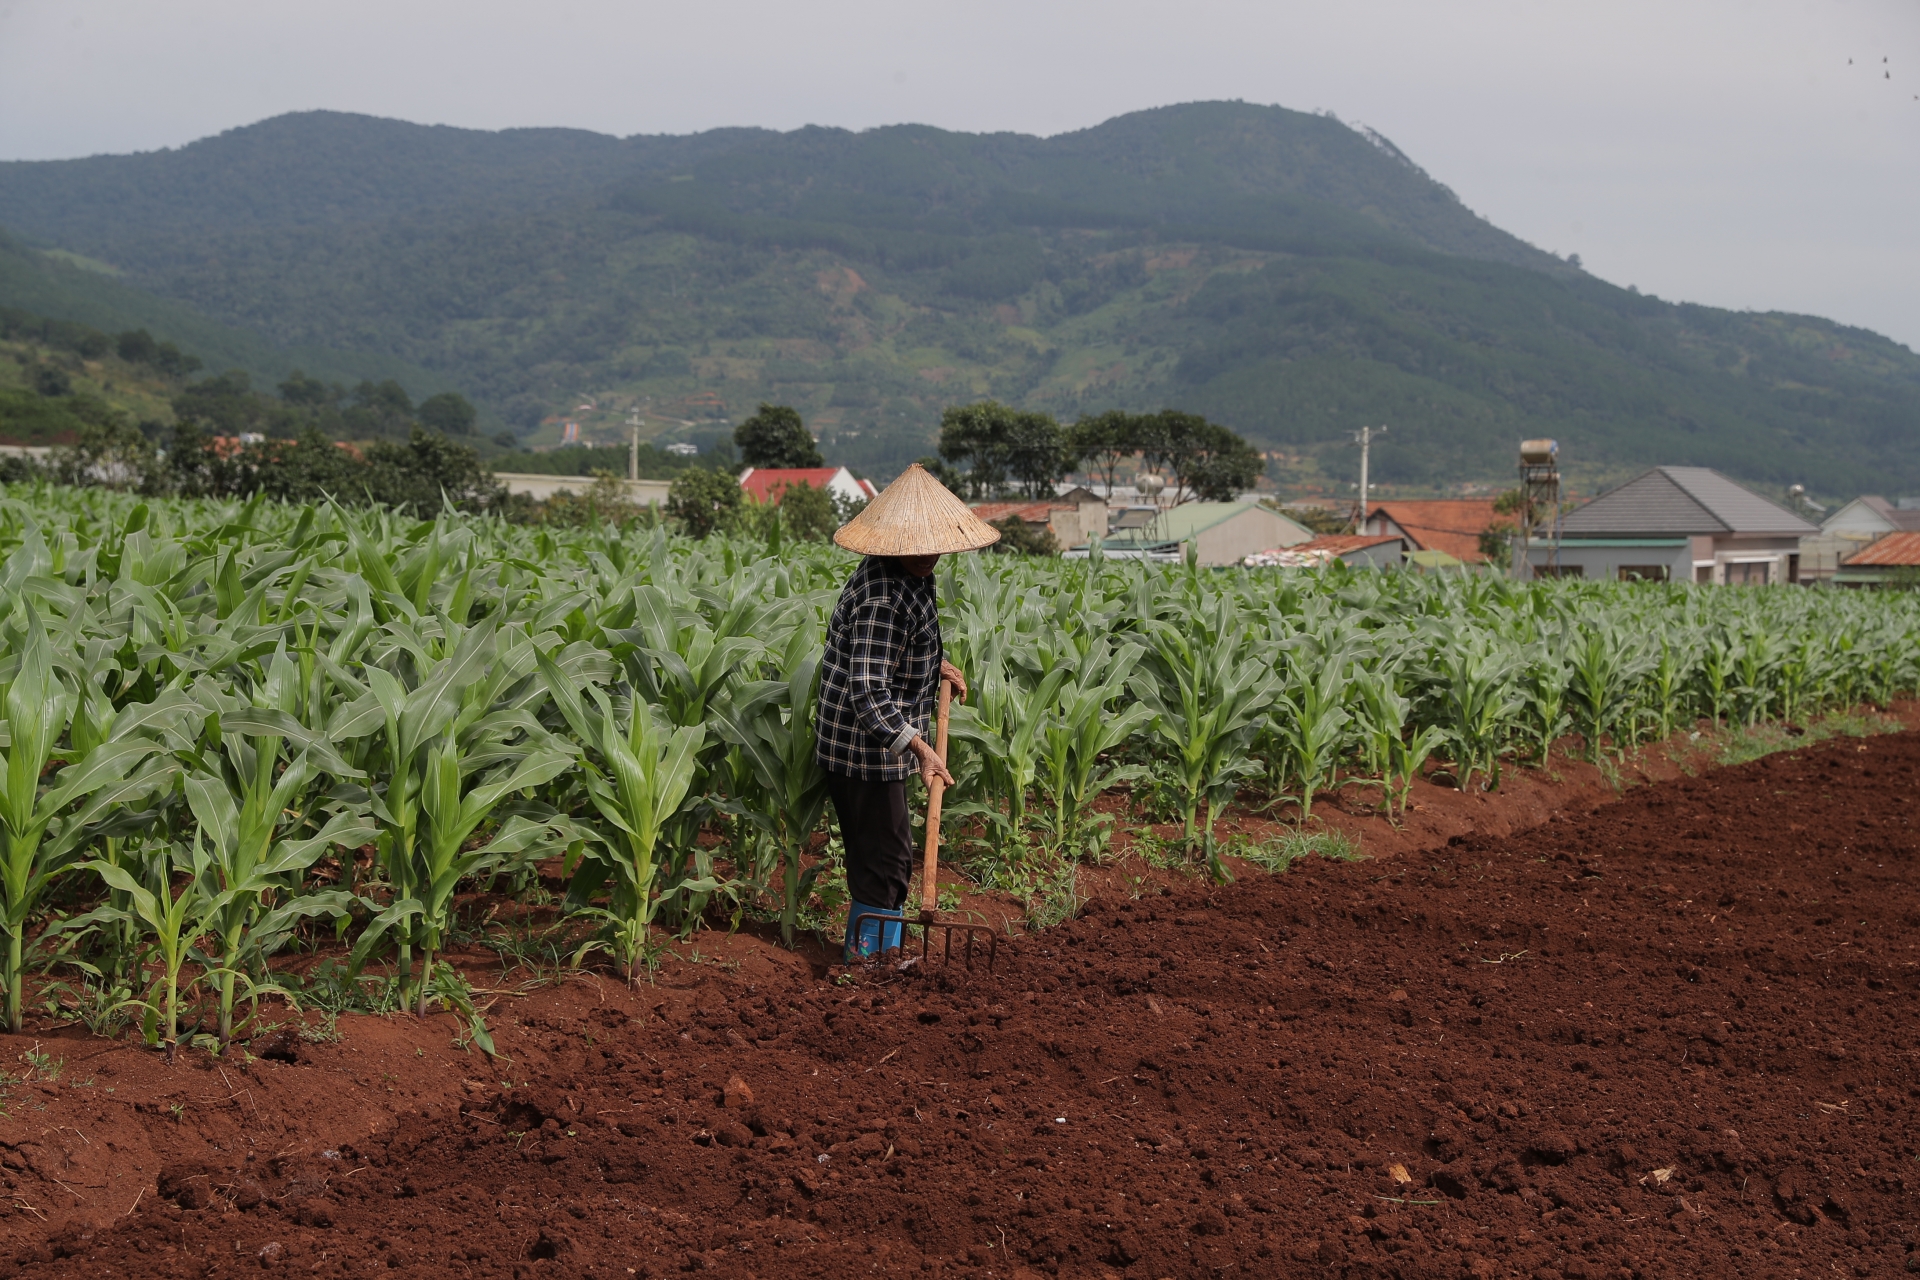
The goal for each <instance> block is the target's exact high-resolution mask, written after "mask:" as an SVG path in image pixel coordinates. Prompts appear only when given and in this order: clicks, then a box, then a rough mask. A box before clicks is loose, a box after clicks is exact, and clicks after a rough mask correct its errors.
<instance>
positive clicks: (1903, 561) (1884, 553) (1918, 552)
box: [1841, 533, 1920, 569]
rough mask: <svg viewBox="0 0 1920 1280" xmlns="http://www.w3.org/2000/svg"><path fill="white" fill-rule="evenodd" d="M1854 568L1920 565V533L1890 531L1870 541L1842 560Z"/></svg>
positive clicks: (1850, 567) (1848, 566) (1847, 565)
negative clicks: (1882, 536) (1870, 565)
mask: <svg viewBox="0 0 1920 1280" xmlns="http://www.w3.org/2000/svg"><path fill="white" fill-rule="evenodd" d="M1841 563H1842V564H1844V565H1845V566H1846V567H1847V568H1849V569H1852V568H1856V567H1858V566H1860V565H1869V564H1877V565H1901V566H1912V565H1920V533H1889V534H1888V535H1886V536H1885V537H1884V538H1881V539H1879V540H1878V541H1875V542H1869V543H1868V544H1867V545H1866V546H1864V547H1862V548H1860V550H1858V551H1856V552H1854V553H1853V554H1852V555H1850V556H1848V557H1847V558H1846V559H1845V560H1843V561H1842V562H1841Z"/></svg>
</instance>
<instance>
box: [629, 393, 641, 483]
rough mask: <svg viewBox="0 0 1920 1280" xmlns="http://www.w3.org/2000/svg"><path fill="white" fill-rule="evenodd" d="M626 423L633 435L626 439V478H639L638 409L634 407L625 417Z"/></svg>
mask: <svg viewBox="0 0 1920 1280" xmlns="http://www.w3.org/2000/svg"><path fill="white" fill-rule="evenodd" d="M627 425H628V426H629V427H632V428H633V435H632V437H631V438H630V439H629V440H628V441H627V479H629V480H638V479H639V478H640V411H639V410H638V409H635V410H634V411H633V414H632V416H631V417H629V418H628V419H627Z"/></svg>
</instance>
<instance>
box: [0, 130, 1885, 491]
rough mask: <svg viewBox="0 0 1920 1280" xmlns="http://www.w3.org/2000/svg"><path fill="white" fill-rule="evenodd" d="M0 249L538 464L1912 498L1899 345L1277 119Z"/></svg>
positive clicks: (44, 197)
mask: <svg viewBox="0 0 1920 1280" xmlns="http://www.w3.org/2000/svg"><path fill="white" fill-rule="evenodd" d="M0 225H4V226H7V227H10V228H12V229H13V230H14V231H15V232H16V233H17V234H18V235H19V236H20V237H22V238H24V239H27V240H30V241H31V242H32V243H33V244H34V245H35V246H36V247H37V248H38V249H40V250H60V251H65V252H66V253H68V254H70V255H80V256H81V257H83V258H84V259H86V260H87V261H88V262H90V263H92V264H94V265H95V266H96V268H98V267H101V266H104V267H107V268H108V269H111V270H116V271H119V272H122V273H123V274H122V275H121V276H119V277H118V278H117V279H112V280H109V279H108V278H107V277H105V276H100V275H98V274H97V270H96V272H95V273H94V274H93V275H92V276H91V277H90V279H93V280H96V281H99V282H101V283H103V284H105V283H110V284H112V285H114V287H115V288H118V289H120V290H122V291H123V292H124V293H126V294H134V293H137V292H138V291H139V290H146V291H150V293H151V294H154V295H159V296H160V297H163V298H165V299H167V300H169V301H168V303H167V305H173V306H176V307H182V306H183V307H185V308H190V309H191V312H192V313H193V314H194V315H195V316H196V317H207V318H210V319H211V320H213V321H216V322H218V324H220V325H223V326H227V327H228V330H227V331H228V332H231V331H232V330H236V329H237V330H241V331H244V332H246V333H248V334H250V335H255V336H256V337H257V338H259V339H264V340H267V341H268V342H270V343H272V344H275V345H276V346H279V347H282V348H287V347H296V346H297V347H303V348H305V349H307V350H310V351H333V352H339V353H350V354H351V358H354V359H358V358H360V357H361V356H362V355H365V356H368V357H373V358H378V359H381V360H384V361H388V362H390V363H389V364H388V365H387V366H386V372H382V373H379V374H369V375H364V376H376V377H386V376H393V377H397V378H399V379H400V380H401V381H402V382H403V383H406V384H407V386H408V387H409V389H411V390H413V392H414V394H415V395H416V396H418V395H422V394H424V393H426V392H428V391H431V390H436V389H439V386H440V385H448V386H452V387H456V388H458V389H459V390H461V391H462V392H464V393H465V394H467V395H468V396H470V397H472V398H473V399H474V400H475V401H476V402H479V403H480V404H481V405H482V406H483V408H487V409H490V410H492V411H495V412H498V413H499V414H501V415H502V416H504V418H505V419H506V420H507V422H509V423H510V424H512V425H513V426H514V427H515V429H517V430H519V431H521V432H522V433H524V434H525V435H526V436H527V438H528V439H529V440H531V441H534V442H551V441H553V440H556V439H557V438H558V433H559V430H560V426H559V422H558V421H557V420H556V416H565V417H570V418H572V419H574V420H576V421H579V422H580V423H581V424H582V426H583V428H584V430H585V436H586V438H587V439H594V438H596V437H598V438H603V439H610V438H612V437H613V436H614V435H615V434H617V433H619V432H620V430H621V427H620V424H621V423H623V422H624V421H625V420H626V419H627V417H628V416H629V414H631V413H632V412H633V411H635V410H638V411H640V412H641V413H642V415H643V419H644V421H645V422H646V424H647V430H648V434H649V435H653V436H656V437H658V438H662V439H665V438H670V437H684V436H686V435H688V434H692V433H697V432H698V431H699V430H700V429H701V428H702V427H703V426H706V425H708V424H712V425H718V424H719V423H721V422H723V421H725V420H729V419H732V420H737V419H738V418H739V417H740V416H743V415H744V414H745V413H747V412H751V410H752V407H753V405H754V404H755V403H757V402H759V401H760V400H763V399H764V400H779V401H785V402H788V403H792V404H794V405H796V406H798V407H799V408H800V409H801V410H802V411H803V412H804V413H805V414H806V415H807V417H808V420H809V422H810V423H811V424H812V425H813V426H814V427H815V428H816V430H818V431H819V432H820V433H821V435H822V437H823V445H824V447H825V448H826V450H827V452H828V453H829V454H830V456H832V457H833V458H834V459H835V460H836V461H847V462H852V463H854V464H856V465H864V466H866V467H867V468H869V469H870V470H873V471H875V472H878V473H882V474H885V473H887V472H889V471H890V470H891V469H893V468H896V467H897V466H899V465H900V464H901V463H903V462H905V461H907V460H909V459H911V458H913V457H916V456H919V455H920V454H923V453H925V452H926V451H927V448H928V444H929V442H930V440H931V438H932V436H933V433H934V431H935V427H936V423H937V421H938V417H939V412H940V410H941V408H942V407H943V406H944V405H947V404H950V403H954V402H957V401H964V400H967V399H971V398H973V397H976V396H983V395H991V396H994V397H996V398H999V399H1001V400H1004V401H1008V402H1012V403H1016V404H1019V405H1022V406H1025V407H1031V408H1039V409H1046V410H1049V411H1052V412H1054V413H1056V414H1059V415H1061V416H1062V417H1066V418H1072V417H1074V416H1077V415H1079V414H1081V413H1083V412H1093V411H1098V410H1102V409H1106V408H1109V407H1125V408H1131V409H1155V408H1159V407H1161V406H1163V405H1177V406H1179V407H1182V408H1186V409H1190V410H1193V411H1196V412H1201V413H1205V414H1207V415H1209V416H1211V417H1213V418H1215V419H1217V420H1218V421H1221V422H1223V423H1225V424H1226V425H1229V426H1231V427H1233V428H1234V429H1235V430H1238V431H1240V432H1241V433H1243V434H1245V435H1246V436H1248V437H1249V438H1251V439H1253V440H1255V441H1256V442H1259V443H1261V444H1263V445H1265V446H1267V447H1269V448H1271V449H1273V450H1275V451H1276V452H1277V453H1280V454H1283V455H1285V456H1283V457H1281V458H1278V459H1276V461H1275V463H1274V466H1275V469H1276V470H1277V471H1280V472H1282V473H1284V474H1286V475H1289V476H1290V477H1291V478H1293V479H1295V480H1297V481H1300V482H1303V483H1306V482H1312V481H1314V480H1316V479H1321V478H1323V477H1324V475H1325V474H1327V473H1329V472H1331V471H1332V470H1333V469H1335V468H1337V469H1338V472H1339V473H1340V474H1341V475H1342V476H1344V474H1345V472H1346V470H1347V469H1348V468H1349V465H1350V464H1349V461H1348V453H1349V452H1350V450H1349V449H1347V447H1346V446H1345V445H1344V444H1342V443H1337V442H1342V441H1344V439H1345V436H1346V433H1347V432H1349V431H1350V430H1351V429H1352V428H1354V427H1355V426H1357V425H1359V424H1360V423H1362V422H1370V423H1376V424H1377V423H1381V422H1385V423H1388V424H1389V425H1390V426H1391V427H1392V434H1391V435H1390V437H1389V442H1388V444H1387V445H1386V446H1384V447H1383V448H1382V449H1381V450H1380V451H1379V452H1378V453H1377V454H1376V455H1375V468H1376V471H1375V474H1376V475H1377V476H1379V477H1380V478H1382V479H1384V480H1387V481H1389V482H1398V483H1402V484H1426V485H1437V484H1440V483H1444V482H1447V481H1454V480H1462V479H1481V478H1487V479H1497V478H1499V477H1501V476H1503V475H1504V474H1505V473H1506V471H1507V469H1508V467H1509V465H1510V462H1511V455H1512V452H1513V444H1514V441H1515V440H1517V439H1518V438H1519V437H1521V436H1523V435H1534V434H1551V435H1557V436H1559V437H1560V438H1561V439H1562V441H1563V442H1564V444H1565V447H1566V451H1567V455H1568V457H1569V459H1570V462H1571V469H1572V470H1573V472H1574V474H1575V475H1576V476H1582V477H1585V478H1586V479H1588V480H1589V481H1591V480H1594V479H1597V478H1599V477H1602V476H1607V475H1614V474H1618V473H1620V472H1621V471H1623V470H1626V469H1630V468H1632V467H1635V466H1638V465H1644V464H1651V463H1655V462H1674V463H1698V464H1705V465H1711V466H1717V467H1720V468H1722V469H1724V470H1727V471H1729V472H1731V473H1733V474H1736V475H1739V476H1742V477H1746V478H1749V479H1753V480H1756V481H1760V482H1763V483H1767V484H1772V485H1784V484H1786V483H1789V482H1791V481H1796V480H1798V481H1804V482H1806V483H1808V484H1809V485H1811V486H1813V487H1814V488H1815V489H1816V490H1818V491H1822V492H1828V493H1833V494H1840V493H1850V492H1853V491H1856V490H1858V489H1859V488H1861V487H1873V488H1899V487H1901V486H1903V485H1905V486H1909V487H1920V359H1916V357H1915V356H1914V355H1913V353H1912V352H1909V351H1907V350H1906V349H1905V348H1903V347H1900V346H1898V345H1897V344H1894V343H1892V342H1890V341H1887V340H1885V339H1883V338H1880V337H1878V336H1876V335H1873V334H1871V333H1866V332H1864V331H1860V330H1853V329H1847V328H1844V327H1842V326H1838V325H1834V324H1832V323H1830V322H1827V321H1823V320H1819V319H1814V318H1809V317H1798V316H1786V315H1757V314H1745V313H1731V312H1725V311H1718V310H1714V309H1711V308H1704V307H1691V306H1684V305H1674V304H1670V303H1666V302H1663V301H1660V300H1657V299H1654V298H1651V297H1647V296H1643V295H1639V294H1636V293H1633V292H1631V291H1628V290H1625V289H1621V288H1617V287H1615V286H1613V285H1610V284H1607V283H1605V282H1603V281H1600V280H1597V279H1595V278H1593V277H1591V276H1589V275H1587V274H1585V273H1584V272H1582V271H1581V270H1580V269H1579V267H1578V265H1577V263H1574V262H1571V261H1563V260H1561V259H1558V258H1555V257H1553V256H1551V255H1550V254H1547V253H1545V252H1542V251H1540V250H1539V249H1536V248H1533V247H1531V246H1528V245H1526V244H1524V243H1522V242H1521V241H1519V240H1517V239H1515V238H1514V237H1512V236H1509V235H1507V234H1506V233H1504V232H1502V231H1500V230H1499V229H1497V228H1495V227H1493V226H1492V225H1490V224H1489V223H1487V222H1486V221H1484V220H1483V219H1480V218H1478V217H1476V216H1475V215H1474V214H1473V213H1472V212H1471V211H1470V210H1468V209H1467V208H1466V207H1465V206H1464V205H1462V204H1461V202H1460V201H1459V200H1458V199H1456V198H1455V197H1454V195H1453V193H1452V192H1451V191H1449V190H1448V189H1447V188H1446V187H1444V186H1442V185H1441V184H1440V183H1438V182H1436V181H1434V180H1433V179H1432V178H1430V177H1429V176H1428V175H1427V174H1425V173H1424V172H1422V171H1421V170H1420V169H1419V168H1418V167H1417V166H1416V165H1415V164H1414V163H1413V162H1412V161H1411V160H1409V159H1408V158H1407V157H1405V156H1404V155H1402V154H1401V153H1400V152H1399V151H1398V150H1397V149H1395V148H1394V147H1393V146H1392V144H1391V143H1390V142H1388V141H1386V140H1385V139H1382V138H1379V137H1377V136H1376V135H1372V134H1370V133H1367V132H1364V131H1361V130H1356V129H1352V128H1349V127H1347V126H1346V125H1344V124H1342V123H1340V122H1339V121H1337V120H1334V119H1331V118H1329V117H1324V116H1314V115H1306V114H1302V113H1298V112H1291V111H1286V110H1283V109H1280V108H1273V107H1257V106H1250V105H1245V104H1239V103H1202V104H1192V105H1188V106H1182V107H1170V108H1163V109H1159V110H1155V111H1147V112H1140V113H1136V114H1133V115H1129V116H1123V117H1120V118H1118V119H1115V120H1112V121H1109V122H1107V123H1106V124H1103V125H1101V126H1099V127H1097V128H1094V129H1089V130H1085V131H1082V132H1080V133H1075V134H1067V135H1062V136H1059V137H1055V138H1048V139H1040V138H1033V137H1026V136H1022V135H1012V134H996V135H968V134H956V133H948V132H944V131H941V130H937V129H931V128H925V127H918V126H902V127H897V128H888V129H878V130H872V131H869V132H866V133H859V134H855V133H848V132H845V131H841V130H832V129H818V128H809V129H802V130H799V131H796V132H793V133H787V134H776V133H770V132H766V131H761V130H725V131H716V132H713V133H708V134H702V135H698V136H695V137H690V138H646V137H639V138H630V139H624V140H621V139H613V138H606V137H602V136H599V135H594V134H589V133H582V132H578V131H567V130H512V131H507V132H503V133H498V134H487V133H478V132H473V131H463V130H455V129H446V128H426V127H420V126H413V125H407V124H401V123H398V122H393V121H381V120H371V119H367V118H364V117H353V116H343V115H335V114H326V113H311V114H305V115H297V116H288V117H282V118H280V119H276V120H271V121H267V122H264V123H262V124H259V125H255V126H250V127H248V128H246V129H239V130H234V131H232V132H230V133H227V134H223V135H221V136H219V137H217V138H211V139H207V140H204V141H202V142H198V143H195V144H193V145H191V146H188V147H184V148H181V149H179V150H176V151H168V152H159V153H153V154H149V155H140V156H124V157H96V158H93V159H88V160H77V161H60V162H36V163H16V164H8V165H0ZM42 261H45V259H44V255H42ZM60 270H61V271H62V272H66V273H68V275H70V276H72V277H75V278H78V277H80V276H82V275H86V274H87V273H84V272H81V271H79V270H78V269H76V268H72V267H66V266H62V267H60ZM19 274H20V273H19V272H18V271H14V272H12V273H11V274H6V273H4V272H0V304H8V305H22V306H30V307H31V308H32V309H34V310H36V311H40V312H43V313H47V314H57V312H56V311H54V310H53V309H52V308H50V307H49V306H48V305H47V304H46V303H45V302H44V301H42V302H37V303H29V302H15V301H14V299H13V298H12V296H11V294H10V292H9V291H10V290H11V289H13V287H14V285H13V284H12V283H11V281H12V280H13V279H14V278H15V277H16V276H18V275H19ZM140 296H147V295H145V294H142V295H140ZM154 305H160V304H158V303H156V304H154ZM76 318H84V317H76ZM91 322H92V323H105V322H104V321H103V320H94V321H91ZM197 322H200V323H204V321H197ZM143 323H150V326H151V327H153V328H154V331H155V333H156V334H162V330H163V328H165V326H164V325H163V324H162V323H161V322H160V321H158V320H154V321H151V322H143ZM182 323H185V321H184V320H183V321H182ZM162 336H167V335H164V334H163V335H162ZM183 345H187V344H185V343H183ZM191 345H192V346H193V347H194V349H196V350H200V351H202V352H208V351H209V350H210V349H211V348H212V345H213V344H211V343H209V342H208V341H205V340H195V341H193V342H192V344H191ZM216 354H217V353H216ZM250 358H252V359H255V360H257V359H259V357H257V356H256V357H250ZM293 363H297V361H291V360H289V361H287V364H289V365H290V364H293ZM317 363H318V361H317V360H315V359H311V358H310V359H309V364H317ZM322 376H332V375H324V374H323V375H322ZM436 379H437V380H442V381H441V382H439V383H436V382H434V381H433V380H436Z"/></svg>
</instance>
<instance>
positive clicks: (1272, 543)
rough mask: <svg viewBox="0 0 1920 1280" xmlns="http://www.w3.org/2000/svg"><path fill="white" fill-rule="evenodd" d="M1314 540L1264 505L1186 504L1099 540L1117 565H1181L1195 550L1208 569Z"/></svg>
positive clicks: (1074, 554)
mask: <svg viewBox="0 0 1920 1280" xmlns="http://www.w3.org/2000/svg"><path fill="white" fill-rule="evenodd" d="M1124 514H1126V515H1132V514H1133V513H1132V511H1128V512H1126V513H1124ZM1312 540H1313V531H1312V530H1311V529H1308V528H1306V527H1305V526H1304V525H1299V524H1295V523H1294V522H1293V521H1292V520H1289V519H1288V518H1287V517H1286V516H1284V515H1282V514H1280V512H1278V511H1276V510H1274V509H1273V508H1272V507H1269V506H1266V505H1264V504H1263V503H1258V502H1183V503H1181V504H1180V505H1179V506H1177V507H1169V508H1167V509H1166V510H1165V511H1157V512H1153V513H1152V514H1151V515H1150V516H1149V517H1147V518H1145V519H1144V520H1142V521H1141V522H1140V523H1138V524H1137V525H1133V526H1131V527H1128V528H1124V529H1120V528H1116V529H1115V530H1113V531H1112V532H1111V533H1110V534H1109V535H1108V536H1107V537H1104V538H1102V539H1100V554H1102V555H1103V556H1107V557H1109V558H1112V559H1127V560H1182V559H1185V558H1186V555H1187V550H1188V548H1192V550H1193V552H1194V554H1195V556H1196V558H1197V559H1198V561H1199V563H1201V564H1203V565H1208V566H1220V565H1237V564H1240V563H1241V562H1242V561H1244V560H1245V559H1246V558H1247V557H1248V556H1250V555H1252V554H1253V553H1254V552H1256V551H1269V550H1272V549H1273V548H1275V547H1291V546H1296V545H1298V544H1299V543H1302V542H1311V541H1312ZM1066 554H1067V555H1068V557H1069V558H1079V557H1084V556H1086V555H1088V554H1089V548H1088V547H1087V546H1085V545H1080V546H1076V547H1074V548H1073V549H1072V550H1070V551H1068V552H1067V553H1066Z"/></svg>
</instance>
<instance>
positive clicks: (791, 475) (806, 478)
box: [740, 467, 879, 502]
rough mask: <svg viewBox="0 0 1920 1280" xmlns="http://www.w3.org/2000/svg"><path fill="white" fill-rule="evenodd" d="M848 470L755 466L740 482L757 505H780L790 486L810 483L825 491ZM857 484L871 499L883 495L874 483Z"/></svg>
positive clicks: (859, 482)
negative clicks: (768, 503) (779, 502)
mask: <svg viewBox="0 0 1920 1280" xmlns="http://www.w3.org/2000/svg"><path fill="white" fill-rule="evenodd" d="M844 470H845V468H844V467H755V468H754V469H753V470H752V471H749V472H748V473H747V475H746V478H745V479H744V480H742V481H741V482H740V487H741V488H742V489H745V490H746V491H747V496H748V497H750V498H752V499H753V500H754V501H755V502H778V501H779V500H780V495H781V494H783V493H785V492H786V491H787V489H788V487H789V486H792V485H796V484H806V485H812V486H813V487H814V488H816V489H825V488H826V487H827V486H828V485H830V484H832V483H833V478H834V477H835V476H837V475H839V474H840V473H841V472H842V471H844ZM855 483H856V484H858V485H859V486H860V487H861V488H862V489H864V490H866V494H867V496H868V497H869V498H871V497H874V496H875V495H876V494H878V492H879V490H877V489H875V488H874V487H873V482H872V481H869V480H858V481H855Z"/></svg>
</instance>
